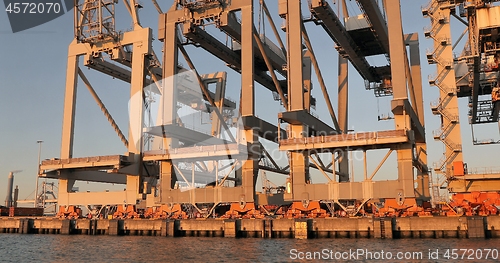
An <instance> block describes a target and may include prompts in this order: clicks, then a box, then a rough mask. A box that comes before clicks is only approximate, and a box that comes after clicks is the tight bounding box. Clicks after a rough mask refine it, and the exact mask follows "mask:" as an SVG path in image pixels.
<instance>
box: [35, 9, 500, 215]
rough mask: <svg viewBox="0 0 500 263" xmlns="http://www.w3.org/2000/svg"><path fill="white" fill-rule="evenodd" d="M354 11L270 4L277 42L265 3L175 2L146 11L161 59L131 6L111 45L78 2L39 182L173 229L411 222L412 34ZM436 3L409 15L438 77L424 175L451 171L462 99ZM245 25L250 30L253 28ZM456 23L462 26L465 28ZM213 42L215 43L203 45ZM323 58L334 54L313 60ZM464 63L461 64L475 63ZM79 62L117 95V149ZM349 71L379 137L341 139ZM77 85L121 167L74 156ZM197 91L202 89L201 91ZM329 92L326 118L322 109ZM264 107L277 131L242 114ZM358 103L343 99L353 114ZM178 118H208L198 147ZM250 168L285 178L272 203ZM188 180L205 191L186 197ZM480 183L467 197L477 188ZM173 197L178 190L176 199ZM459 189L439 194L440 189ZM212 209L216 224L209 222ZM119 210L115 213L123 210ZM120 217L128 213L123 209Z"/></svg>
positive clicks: (390, 18)
mask: <svg viewBox="0 0 500 263" xmlns="http://www.w3.org/2000/svg"><path fill="white" fill-rule="evenodd" d="M356 2H357V4H358V6H359V9H360V12H361V14H360V15H356V16H349V15H348V12H347V8H346V7H345V3H344V5H343V7H344V8H343V15H341V14H339V13H338V12H335V11H334V8H333V7H332V4H331V1H327V0H309V1H300V0H279V1H277V2H276V4H277V7H278V8H277V9H278V15H279V17H281V18H282V19H283V21H284V24H283V26H282V28H281V29H282V30H283V31H284V34H285V35H286V39H285V40H282V39H281V36H282V35H283V33H281V34H280V32H279V31H278V28H277V27H276V24H277V23H276V22H275V21H274V19H273V15H272V14H271V12H270V10H269V9H268V6H267V5H266V2H265V1H264V0H260V1H253V0H231V1H228V0H175V1H174V3H173V5H172V6H171V7H170V9H168V11H166V12H163V11H162V10H161V8H160V6H159V4H158V3H157V2H156V1H155V0H153V3H154V5H155V7H156V9H157V11H158V12H159V13H160V15H159V26H158V33H157V35H158V39H159V41H161V42H162V46H163V49H162V51H163V53H162V56H161V58H162V59H161V61H160V59H159V56H157V55H156V54H155V52H154V51H153V49H152V43H153V37H152V35H153V32H152V30H151V29H150V28H147V27H143V26H142V25H141V23H140V20H139V16H138V14H137V10H138V8H140V5H139V4H138V3H137V2H136V0H123V3H124V5H125V6H126V7H127V10H128V12H129V14H130V17H131V18H132V23H133V25H134V26H133V30H131V31H129V32H124V33H123V32H120V31H117V30H116V29H115V12H114V10H115V9H114V6H115V4H117V2H115V1H108V0H81V1H77V3H78V4H77V5H76V6H75V38H74V40H73V42H72V43H71V44H70V46H69V55H68V69H67V77H66V93H65V103H64V105H65V106H64V119H63V134H62V148H61V156H60V159H53V160H47V161H44V162H43V163H42V166H41V169H42V170H43V171H44V173H43V176H45V177H48V178H57V179H59V194H58V201H59V204H60V205H61V206H80V205H101V206H102V205H123V204H125V205H129V206H133V205H138V206H140V207H142V208H143V209H152V208H154V207H160V208H158V209H159V210H158V211H160V210H161V211H168V212H167V214H169V215H172V214H173V215H176V216H179V217H185V216H189V215H187V213H188V210H190V211H192V210H193V208H194V210H195V211H196V213H198V214H203V216H211V215H214V216H215V215H216V213H217V211H218V210H219V211H218V214H217V216H220V215H221V213H224V212H226V214H225V216H229V217H234V216H236V217H237V216H249V217H259V216H262V215H261V214H260V213H259V212H258V211H259V210H261V209H260V208H263V210H261V211H266V212H267V213H268V214H269V209H270V207H272V206H273V205H274V206H275V208H277V207H283V206H287V205H288V206H289V205H290V204H291V206H290V209H289V211H291V212H289V213H288V214H287V215H288V216H293V217H300V216H304V215H306V216H309V215H311V214H314V215H322V216H323V215H326V213H323V212H321V209H322V208H324V207H326V208H327V209H328V210H329V212H330V215H331V216H332V215H334V214H335V212H336V211H338V210H343V211H346V212H348V213H350V214H352V215H355V214H357V213H358V212H360V211H361V210H364V209H365V207H366V206H367V205H370V206H371V205H375V206H376V204H380V203H382V204H385V205H383V206H384V207H377V209H378V211H375V210H373V209H372V211H373V212H381V211H382V213H387V212H389V210H391V209H392V210H394V209H396V210H398V211H404V210H407V209H409V208H411V209H414V210H412V211H413V212H415V213H417V212H422V211H423V208H422V207H423V206H424V204H426V203H428V201H429V200H430V193H429V170H428V166H427V147H426V140H425V138H426V137H425V128H424V124H425V120H424V105H423V94H422V83H421V68H420V52H419V37H418V34H417V33H415V32H404V31H403V26H402V17H401V7H400V4H401V3H400V1H399V0H394V1H391V2H390V4H387V3H385V4H380V3H379V1H375V0H357V1H356ZM384 2H385V1H384ZM444 2H446V1H438V0H434V1H432V2H431V5H430V7H429V8H427V9H425V10H426V11H424V15H427V16H429V17H431V20H432V23H433V26H432V28H431V29H430V30H429V31H426V32H425V36H426V37H431V38H433V39H434V40H435V50H434V52H432V54H427V57H428V59H429V61H430V62H431V61H432V62H435V63H436V64H437V67H438V72H439V73H438V76H437V77H436V78H435V79H433V80H432V81H431V84H433V85H436V86H437V87H439V89H440V94H441V95H440V99H441V100H440V102H439V103H438V104H437V105H434V106H433V108H432V109H433V111H434V112H437V113H439V114H440V115H441V116H443V127H442V129H441V132H440V133H439V135H438V136H436V138H438V139H440V140H441V141H443V142H444V143H445V145H446V146H447V150H446V153H445V160H444V161H443V162H442V164H441V165H440V166H439V169H438V170H439V171H444V172H445V173H447V175H448V174H449V171H450V169H451V167H452V166H453V165H454V163H455V162H457V161H462V157H461V146H460V137H459V136H460V130H459V127H460V126H459V123H458V115H457V114H458V104H457V97H458V95H459V94H462V93H463V92H465V91H462V90H461V91H460V92H455V91H454V87H455V79H454V78H453V76H454V65H455V64H454V63H453V60H452V56H451V47H450V41H449V36H447V33H446V32H449V30H450V29H449V26H448V24H447V21H448V20H449V18H450V13H449V10H450V9H447V8H445V7H448V5H450V4H449V3H448V5H446V4H445V3H444ZM257 7H259V10H260V11H261V12H262V14H263V16H264V18H263V19H265V18H267V20H268V22H267V23H268V24H269V25H270V26H271V29H272V34H273V36H266V35H265V34H261V33H262V32H261V31H260V30H258V29H257V26H256V21H255V20H256V19H255V14H256V8H257ZM469 12H471V11H470V10H469ZM478 12H480V11H478ZM481 12H482V11H481ZM447 19H448V20H447ZM260 20H261V17H260V16H259V21H258V23H259V28H260V22H261V21H260ZM469 20H470V21H469V24H470V23H472V21H474V20H471V19H469ZM464 22H465V21H464ZM308 24H309V25H311V26H317V27H320V28H321V29H322V31H324V34H323V35H320V36H315V37H322V38H324V39H325V41H329V42H331V43H332V44H334V45H335V49H336V50H337V51H338V54H339V64H336V65H327V66H328V67H327V66H325V65H323V68H322V67H320V63H319V62H318V56H319V55H320V52H318V50H314V48H313V45H312V43H311V39H310V35H309V34H308V30H307V28H308V26H309V25H308ZM306 25H307V26H306ZM214 29H215V30H218V31H220V32H218V34H219V35H217V36H216V35H214V34H213V32H214V31H213V30H214ZM480 32H483V33H484V32H485V31H484V30H483V31H480ZM220 34H222V35H223V36H224V37H225V38H226V43H224V42H223V41H221V40H220V38H218V36H220ZM271 38H273V39H274V40H271ZM481 39H483V40H484V38H481ZM473 40H476V39H475V38H471V41H473ZM495 43H496V42H495ZM187 46H194V47H197V48H198V49H201V50H204V51H205V52H207V53H209V54H210V55H211V56H212V59H214V60H219V61H222V62H223V63H225V64H226V65H227V67H228V68H229V69H231V70H232V71H235V72H237V73H239V74H240V75H241V84H240V85H241V86H240V87H235V85H233V84H232V83H229V82H228V79H227V73H226V72H215V73H201V72H199V71H198V70H197V68H196V65H195V64H194V62H193V60H192V59H191V57H190V54H189V52H188V50H187V49H186V47H187ZM332 51H333V48H332V50H327V51H326V52H332ZM321 52H325V51H324V50H321ZM488 52H489V51H488ZM372 56H382V57H385V58H386V60H387V63H386V64H385V65H384V66H376V65H372V64H370V63H369V59H368V58H370V57H372ZM180 59H181V60H182V59H183V60H184V61H185V62H186V64H187V65H186V68H184V67H183V66H181V65H180V64H181V63H180V61H179V60H180ZM467 59H468V61H469V62H470V61H475V60H474V59H477V57H474V56H472V57H467ZM81 60H83V65H84V66H86V67H89V68H91V69H93V70H95V71H98V72H101V73H103V74H106V75H110V76H112V77H114V78H116V79H119V80H122V81H125V82H127V83H130V121H129V131H128V135H125V134H124V133H123V132H122V131H121V129H120V128H119V127H118V125H117V124H116V122H115V121H114V120H113V118H112V117H111V115H110V113H109V112H108V110H107V109H106V106H105V105H104V103H103V102H102V101H101V100H100V98H99V97H98V95H97V93H96V92H95V90H94V87H93V86H92V84H91V83H90V82H89V80H88V79H87V78H86V76H85V75H84V73H83V71H82V70H81V69H80V68H79V65H80V64H79V61H81ZM348 63H350V64H351V65H352V66H353V68H354V69H355V70H356V71H357V72H358V73H359V75H360V76H361V78H363V80H364V82H365V88H366V89H368V90H373V91H374V95H375V97H381V96H389V97H391V100H390V105H389V106H390V108H391V112H392V114H393V115H394V118H393V121H391V122H392V124H391V125H389V126H390V127H387V128H385V129H384V130H381V131H368V132H356V131H354V132H352V131H349V130H348V127H349V126H348V119H350V118H351V119H352V118H353V117H354V116H349V112H348V110H347V109H348V106H349V105H348V94H349V93H350V92H352V91H351V90H352V89H353V88H352V87H349V86H348V84H347V65H348ZM471 65H476V64H474V63H472V64H471ZM476 66H477V65H476ZM332 67H333V68H335V67H338V73H339V76H338V81H339V83H338V85H336V84H332V83H327V81H326V80H325V78H324V77H323V74H326V73H325V72H326V71H327V70H330V69H331V68H332ZM325 68H328V69H327V70H325ZM469 68H472V69H474V68H475V67H474V66H471V67H469ZM474 72H475V71H474ZM78 78H80V79H81V80H82V81H83V83H84V85H85V86H86V88H87V89H88V90H89V91H90V93H91V95H92V96H93V97H94V99H95V100H96V102H97V104H98V106H99V107H100V108H101V110H102V112H103V113H104V115H105V117H106V118H107V119H108V120H109V123H110V125H111V126H112V127H113V129H114V130H115V131H116V133H117V135H118V137H119V138H120V140H121V141H122V142H123V143H124V145H125V146H126V147H127V149H128V150H127V154H124V155H113V156H93V157H80V158H74V157H73V154H72V153H73V135H74V125H75V121H76V120H75V107H76V86H77V79H78ZM314 79H317V83H319V88H320V89H321V94H322V96H323V101H324V103H325V104H326V107H327V109H328V113H329V115H330V118H329V119H328V120H322V119H320V118H319V117H317V116H316V115H315V114H314V113H313V112H312V111H311V108H313V107H314V106H315V105H316V98H314V97H313V96H312V89H313V85H312V83H313V80H314ZM473 79H474V80H476V79H475V78H473ZM473 83H474V84H473V85H472V86H468V87H471V88H470V89H469V91H468V92H469V93H470V92H472V94H475V93H474V90H475V89H477V85H479V84H477V83H476V82H473ZM212 84H215V90H213V89H212V90H211V89H210V88H209V86H211V85H212ZM256 85H261V86H263V87H264V88H265V89H267V90H268V91H267V92H268V95H266V94H260V93H259V94H257V89H256ZM335 86H336V88H335V91H337V92H338V108H337V109H335V108H334V106H333V103H332V100H331V98H330V95H329V93H331V92H332V91H333V88H334V87H335ZM151 87H152V89H153V90H154V92H156V93H158V94H160V96H161V107H160V109H159V116H160V117H159V118H158V120H157V122H156V123H155V125H153V126H150V127H146V125H145V124H144V123H145V117H144V115H145V110H146V109H147V108H148V104H147V99H146V94H145V91H146V90H147V89H151ZM228 89H237V90H238V91H239V93H240V94H241V95H240V96H241V98H240V102H239V110H238V109H236V103H235V102H234V101H232V100H230V99H229V98H227V96H226V90H228ZM269 95H272V96H273V97H274V98H275V100H277V101H279V103H280V104H281V105H282V106H283V110H282V111H280V112H273V113H270V114H271V115H274V116H275V117H276V119H275V121H274V122H269V121H266V120H264V119H262V118H259V117H258V116H256V105H257V103H258V100H259V98H261V97H262V96H269ZM474 101H476V103H475V104H474ZM363 103H364V102H362V101H355V102H353V105H355V106H356V105H357V106H360V104H363ZM473 105H477V97H474V98H473ZM361 106H362V105H361ZM183 107H190V108H191V109H192V110H194V111H195V112H198V113H203V114H209V115H210V119H211V124H210V125H211V129H210V133H209V134H207V133H204V132H200V131H198V130H196V129H192V128H190V127H188V126H187V125H185V123H183V121H182V118H181V116H180V109H181V108H183ZM235 112H238V113H235ZM472 112H473V115H474V114H477V111H476V112H475V113H474V110H473V111H472ZM474 116H475V115H474ZM473 120H476V119H474V118H473ZM473 122H474V121H473ZM328 123H331V124H332V125H330V124H328ZM145 136H152V137H154V139H153V141H154V145H155V146H154V149H147V148H146V147H144V145H145V143H146V142H145V140H144V137H145ZM263 140H266V141H267V142H266V143H263V142H262V141H263ZM269 143H271V144H273V143H274V144H275V147H277V148H279V150H280V151H283V152H286V153H287V154H286V156H287V159H288V160H287V161H288V165H287V166H285V167H281V166H279V165H278V163H279V161H278V160H274V159H273V156H272V155H271V154H270V153H269V152H270V151H269V149H266V147H265V145H268V144H269ZM381 149H384V150H386V155H385V156H384V158H383V159H382V161H381V162H380V163H379V165H378V166H377V167H376V168H375V169H374V170H373V171H368V166H367V152H368V151H371V150H381ZM353 151H362V152H363V156H364V158H363V162H364V171H363V175H364V176H363V179H362V180H361V181H355V180H353V177H352V176H351V173H352V171H349V165H348V164H349V158H348V155H349V153H350V152H353ZM391 154H395V155H396V158H397V171H396V172H395V173H397V178H395V179H392V180H377V178H378V177H377V176H376V175H377V172H378V171H379V169H380V168H381V166H382V165H383V164H384V162H385V161H386V160H387V159H388V158H389V156H390V155H391ZM325 156H328V158H327V159H328V160H329V161H328V162H330V163H329V164H328V163H327V164H326V165H325V163H326V162H327V161H326V160H322V159H325ZM264 159H265V160H266V161H262V160H264ZM330 160H331V161H330ZM260 170H263V171H269V172H273V173H279V174H284V175H287V176H288V179H287V182H286V186H285V191H284V193H282V192H281V191H280V192H278V193H274V194H271V193H264V194H260V193H257V192H256V182H257V178H258V175H259V171H260ZM313 170H316V172H315V173H319V174H322V175H324V177H325V178H326V183H317V182H316V183H313V182H312V180H311V171H313ZM189 175H191V176H189ZM200 177H204V178H210V179H211V180H213V181H214V182H213V183H212V184H207V185H206V186H203V187H199V182H200V181H202V180H199V178H200ZM481 180H483V181H484V180H485V178H481ZM495 180H496V179H495ZM75 181H93V182H107V183H116V184H124V185H126V190H125V191H120V192H102V193H99V192H98V193H79V192H75V191H73V187H72V186H73V184H74V182H75ZM483 181H481V182H479V181H473V183H474V184H481V185H483V183H482V182H483ZM471 182H472V181H471ZM495 182H496V183H498V181H497V180H496V181H495ZM179 183H183V184H187V185H188V187H187V188H183V187H179ZM461 183H462V181H450V182H449V187H452V185H455V184H461ZM453 187H454V186H453ZM454 189H456V188H454ZM224 206H225V207H228V209H229V211H224V210H223V209H218V208H220V207H224ZM188 207H189V208H188ZM349 207H350V208H349ZM419 207H420V208H419ZM320 208H321V209H320ZM153 210H154V209H153ZM153 210H151V211H153ZM313 210H314V211H315V212H313ZM120 211H121V212H120V213H122V214H123V213H124V211H125V210H123V211H122V210H120ZM127 211H129V212H131V211H132V210H130V209H128V208H127ZM154 211H156V210H154ZM278 211H279V210H276V211H275V212H278ZM297 211H298V212H297Z"/></svg>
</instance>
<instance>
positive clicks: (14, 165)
mask: <svg viewBox="0 0 500 263" xmlns="http://www.w3.org/2000/svg"><path fill="white" fill-rule="evenodd" d="M158 2H159V4H160V6H161V7H162V9H163V10H164V11H166V10H167V9H168V8H169V7H170V5H171V3H172V0H168V1H158ZM257 2H258V1H257ZM303 2H306V1H303ZM276 3H277V1H271V0H268V1H267V5H268V6H269V8H270V9H271V12H272V14H273V17H274V18H275V21H277V22H276V24H277V25H278V26H279V25H280V24H281V23H282V20H281V19H280V18H279V17H278V16H277V4H276ZM426 4H427V1H409V0H402V1H401V5H402V18H403V29H404V32H405V33H411V32H417V33H418V34H419V37H420V55H421V64H422V83H423V90H424V107H425V120H426V123H425V126H426V132H427V142H428V153H429V154H428V157H429V158H428V163H429V166H432V164H433V162H438V161H439V159H440V157H441V155H442V152H443V149H444V146H443V145H442V143H440V142H436V141H434V140H433V138H432V131H433V130H437V129H439V117H438V116H434V115H432V113H431V110H430V106H429V103H430V102H431V101H434V100H436V99H437V98H438V92H437V88H436V87H430V86H429V85H428V75H432V74H434V73H435V70H436V69H435V66H433V65H428V64H427V62H426V59H425V52H426V50H430V49H431V47H432V41H431V40H429V39H425V38H424V37H423V28H424V27H426V26H428V25H429V23H430V20H429V19H426V18H423V17H422V13H421V6H423V5H426ZM142 5H143V6H144V8H143V9H141V10H140V12H139V15H140V17H141V23H142V25H143V26H144V27H151V28H152V29H153V35H154V36H156V35H157V25H158V15H157V14H158V13H157V11H156V10H155V8H154V6H153V4H152V3H151V2H149V1H142ZM348 9H349V10H350V12H351V14H352V13H356V11H355V10H356V9H357V6H356V3H355V1H348ZM116 10H117V11H116V12H117V18H116V20H117V29H121V30H129V29H131V26H132V25H131V23H130V19H129V18H128V14H127V12H126V11H125V9H124V7H123V2H119V3H118V4H117V7H116ZM257 10H258V5H256V12H255V15H256V21H258V20H257V15H258V11H257ZM453 22H454V24H459V23H457V21H453ZM306 27H307V30H308V32H309V36H310V38H311V40H312V44H313V48H314V50H315V53H316V56H317V57H318V60H319V64H320V67H321V69H322V73H323V75H324V76H325V81H326V84H327V87H328V90H329V93H330V96H331V99H332V102H333V105H334V108H336V107H337V96H336V90H337V76H336V75H337V53H336V51H335V49H334V43H333V41H332V40H331V39H330V38H329V37H328V36H327V35H326V33H325V32H324V31H323V29H321V28H320V27H319V26H315V25H314V24H311V23H309V24H307V26H306ZM264 28H266V29H265V30H266V32H267V33H268V34H269V35H272V33H271V29H270V27H269V25H266V26H263V27H262V30H263V29H264ZM211 30H213V29H211ZM462 31H463V27H460V26H457V27H454V28H453V32H452V35H453V39H456V38H458V36H459V35H460V33H461V32H462ZM281 37H282V39H285V35H284V33H282V32H281ZM270 38H271V39H273V37H272V36H271V37H270ZM72 39H73V14H72V12H70V13H67V14H65V15H63V16H61V17H59V18H57V19H55V20H52V21H50V22H47V23H45V24H43V25H40V26H37V27H35V28H31V29H28V30H25V31H22V32H18V33H12V31H11V29H10V24H9V20H8V18H7V15H6V12H5V11H4V10H0V47H1V48H0V199H1V198H3V197H5V195H6V190H7V189H6V188H7V176H8V174H9V171H12V170H23V171H22V172H20V173H17V174H16V175H15V185H19V188H20V194H19V198H20V199H25V198H32V197H33V195H32V193H33V191H34V188H35V177H36V170H37V156H38V144H37V140H43V144H42V153H41V158H42V159H48V158H54V157H59V155H60V145H61V143H60V142H61V129H62V115H63V98H64V90H65V79H66V64H67V49H68V45H69V43H70V42H71V41H72ZM154 49H155V51H156V53H157V55H158V56H159V57H161V43H160V42H159V41H158V40H156V37H155V40H154ZM186 49H187V50H188V52H189V54H190V55H191V58H192V59H193V61H194V64H195V65H196V66H197V70H198V71H199V72H200V73H202V74H205V73H211V72H214V71H227V72H228V82H227V85H228V91H227V92H228V96H229V97H232V98H239V88H238V85H239V83H240V75H238V74H236V73H235V72H233V71H232V70H231V69H229V68H227V67H226V66H225V65H224V63H223V62H221V61H219V60H216V59H214V58H213V56H212V55H210V54H208V53H207V52H205V51H204V50H201V49H197V48H195V47H193V46H188V47H186ZM455 52H457V53H460V50H456V51H455ZM369 61H370V60H369ZM370 62H374V61H370ZM181 63H182V62H181ZM184 65H186V64H185V63H184ZM82 70H83V71H84V73H85V74H86V75H87V77H88V78H89V80H90V82H91V83H92V85H93V86H94V88H95V89H96V91H97V93H98V94H99V96H100V97H101V100H102V101H103V102H104V103H105V105H106V106H107V107H108V110H109V111H110V113H111V115H112V116H113V117H114V118H115V120H116V122H117V123H118V125H119V126H120V127H121V129H122V130H123V131H127V125H128V124H127V123H128V115H127V114H128V113H127V107H128V105H127V103H128V97H129V85H127V84H126V83H124V82H122V81H119V80H113V79H112V78H111V77H108V76H104V75H102V74H99V73H96V72H93V71H92V70H88V69H86V68H84V67H82ZM349 70H350V76H349V81H350V83H349V86H350V94H349V103H350V107H349V112H350V117H349V126H350V129H353V130H355V131H374V130H389V129H393V128H394V125H393V123H392V122H391V121H385V122H379V121H377V116H378V115H381V114H387V113H389V111H390V107H389V102H390V101H389V99H388V98H385V99H378V100H377V99H376V98H375V97H374V95H373V92H372V91H366V90H365V88H364V84H363V81H362V79H361V77H360V76H359V75H358V74H357V73H356V72H355V70H354V69H353V68H352V66H351V67H350V69H349ZM313 78H315V77H314V75H313ZM313 86H314V89H313V95H314V96H315V97H316V98H317V100H318V106H317V109H316V111H315V114H317V115H319V116H320V117H321V118H322V119H323V120H324V121H325V122H326V123H329V124H331V120H330V119H329V114H328V111H327V108H326V104H325V103H324V101H323V99H322V95H321V89H320V88H319V85H318V83H317V81H316V80H314V81H313ZM256 92H257V97H258V105H257V107H256V109H257V110H256V111H257V115H258V116H259V117H261V118H263V119H266V120H268V121H270V122H273V123H275V122H276V119H277V118H276V116H277V113H278V112H280V111H283V108H282V106H281V105H280V104H279V103H278V102H275V101H274V100H273V98H272V94H271V93H270V92H269V91H267V90H265V89H264V88H263V87H260V86H257V88H256ZM467 111H468V107H467V99H466V98H464V99H461V100H460V122H461V123H462V138H463V143H462V145H463V149H464V160H465V162H467V163H468V167H469V168H474V167H486V166H495V165H496V163H497V156H496V153H497V152H498V150H499V148H498V147H500V146H498V145H489V146H473V145H472V139H471V129H470V126H469V125H468V120H467ZM76 119H77V121H76V127H75V145H74V157H84V156H96V155H112V154H123V153H124V152H125V150H126V149H125V147H124V146H123V145H122V143H121V141H120V140H119V139H118V137H117V136H116V135H115V133H114V131H113V129H112V128H111V127H110V126H109V124H108V122H107V120H106V118H105V117H104V116H103V114H102V113H101V111H100V109H99V108H98V107H97V105H96V103H95V102H94V100H93V98H92V97H91V96H90V94H89V93H88V91H87V90H86V89H85V87H84V86H83V85H82V83H81V81H80V82H79V88H78V93H77V108H76ZM479 130H481V132H479ZM476 135H481V136H483V138H479V139H490V138H496V139H497V140H498V137H499V135H498V127H497V126H496V124H493V125H486V126H483V127H481V128H480V129H478V130H477V131H476ZM384 154H385V152H384V151H373V152H372V151H370V152H369V153H368V158H369V163H368V164H369V171H371V170H373V169H374V168H375V167H376V166H377V164H378V162H379V161H380V160H381V159H382V157H383V156H384ZM390 162H392V164H391V163H390ZM353 165H354V167H355V178H359V176H360V174H361V172H362V169H363V168H362V167H363V166H362V163H361V162H355V163H354V164H353ZM395 168H396V164H395V154H393V156H392V157H391V158H390V159H389V163H388V164H386V165H384V166H383V168H382V169H381V171H380V172H379V174H381V176H380V177H378V175H377V177H376V178H379V179H390V178H395V176H394V171H395ZM268 177H270V176H268ZM270 179H271V180H276V181H275V182H277V183H283V182H284V177H282V176H281V177H280V176H276V177H272V176H271V177H270ZM77 186H80V187H81V188H86V187H87V188H89V189H92V190H99V189H103V188H113V187H115V188H116V186H109V185H106V186H102V185H101V186H98V185H95V184H87V183H79V184H78V185H77ZM120 187H121V186H120ZM257 189H260V186H257ZM0 201H2V204H3V199H1V200H0Z"/></svg>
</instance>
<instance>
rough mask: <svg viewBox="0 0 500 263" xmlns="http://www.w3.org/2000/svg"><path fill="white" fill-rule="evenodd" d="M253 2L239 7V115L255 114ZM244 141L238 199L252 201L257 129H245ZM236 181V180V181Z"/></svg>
mask: <svg viewBox="0 0 500 263" xmlns="http://www.w3.org/2000/svg"><path fill="white" fill-rule="evenodd" d="M253 8H254V4H253V1H252V0H246V1H244V2H242V7H241V94H242V96H243V98H244V99H242V100H241V110H242V112H241V115H242V116H253V115H255V85H254V46H253V43H254V35H253V34H254V31H253V30H254V17H253V15H254V14H253ZM244 133H245V138H246V143H247V145H248V147H249V149H250V151H249V153H248V159H247V160H246V161H245V163H244V164H243V166H242V168H241V171H242V173H241V186H242V187H243V196H241V197H240V199H244V200H245V201H251V202H253V201H254V195H255V183H256V182H257V177H258V172H259V164H258V162H259V156H260V146H259V145H260V144H259V140H258V134H257V131H256V130H254V129H253V128H252V129H250V130H245V131H244ZM237 183H238V182H237Z"/></svg>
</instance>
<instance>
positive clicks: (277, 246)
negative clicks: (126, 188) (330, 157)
mask: <svg viewBox="0 0 500 263" xmlns="http://www.w3.org/2000/svg"><path fill="white" fill-rule="evenodd" d="M498 250H500V240H499V239H484V238H478V239H425V238H423V239H306V240H297V239H261V238H236V239H235V238H204V237H201V238H194V237H180V238H162V237H150V236H119V237H117V236H105V235H104V236H84V235H71V236H68V235H19V234H2V235H0V262H145V261H148V262H186V261H189V262H293V261H308V262H315V261H321V260H323V261H331V262H457V260H458V261H468V262H498V261H500V255H499V254H498V252H499V251H498Z"/></svg>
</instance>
